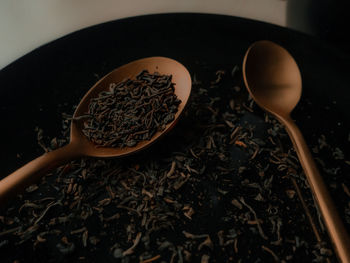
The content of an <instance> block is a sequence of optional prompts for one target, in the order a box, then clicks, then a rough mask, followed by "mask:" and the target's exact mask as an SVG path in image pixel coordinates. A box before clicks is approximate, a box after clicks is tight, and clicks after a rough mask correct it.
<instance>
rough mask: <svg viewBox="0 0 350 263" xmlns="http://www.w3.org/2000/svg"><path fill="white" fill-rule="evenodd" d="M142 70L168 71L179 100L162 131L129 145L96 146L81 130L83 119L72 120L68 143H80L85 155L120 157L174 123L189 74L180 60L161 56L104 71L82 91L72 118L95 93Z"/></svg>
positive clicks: (183, 102) (183, 101) (186, 95)
mask: <svg viewBox="0 0 350 263" xmlns="http://www.w3.org/2000/svg"><path fill="white" fill-rule="evenodd" d="M143 70H147V71H148V72H150V73H154V72H158V73H160V74H161V75H172V82H173V83H175V91H174V93H175V94H176V96H177V97H178V98H179V99H180V100H181V103H180V104H179V106H178V111H177V113H176V114H175V119H174V121H172V122H171V123H168V124H167V125H166V127H165V129H164V130H163V131H161V132H157V133H156V134H155V135H154V136H153V137H152V138H151V139H150V140H145V141H141V142H139V143H138V144H137V145H135V146H133V147H123V148H111V147H96V145H95V144H94V143H92V142H91V141H89V140H88V138H87V137H86V136H85V135H84V134H83V132H82V129H83V125H84V120H80V121H72V123H71V134H70V140H71V143H75V142H79V144H80V146H81V147H83V148H82V150H83V154H84V155H85V156H91V157H122V156H126V155H130V154H133V153H136V152H138V151H140V150H142V149H144V148H146V147H148V146H150V145H151V144H152V143H154V142H155V141H156V140H157V139H159V138H160V137H161V136H163V135H164V134H165V133H167V132H168V131H170V130H171V129H172V128H173V127H174V125H175V124H176V122H177V120H178V118H179V116H180V114H181V113H182V111H183V109H184V108H185V105H186V104H187V101H188V98H189V96H190V93H191V77H190V74H189V72H188V71H187V69H186V68H185V67H184V66H183V65H182V64H180V63H179V62H177V61H175V60H173V59H170V58H165V57H150V58H144V59H139V60H136V61H133V62H131V63H128V64H126V65H123V66H121V67H119V68H117V69H115V70H113V71H112V72H110V73H108V74H107V75H106V76H104V77H103V78H102V79H100V80H99V81H98V82H97V83H96V84H95V85H94V86H93V87H92V88H91V89H90V90H89V91H88V92H87V93H86V94H85V96H84V97H83V98H82V100H81V102H80V103H79V105H78V106H77V108H76V110H75V112H74V115H73V119H74V118H77V117H79V116H82V115H85V114H86V112H88V107H89V103H90V99H91V98H94V97H97V96H98V94H99V93H100V92H102V91H106V90H108V89H109V85H110V84H111V83H118V82H121V81H123V80H125V79H128V78H129V79H133V78H134V77H136V76H137V75H138V74H139V73H140V72H141V71H143Z"/></svg>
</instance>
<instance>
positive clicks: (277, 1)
mask: <svg viewBox="0 0 350 263" xmlns="http://www.w3.org/2000/svg"><path fill="white" fill-rule="evenodd" d="M289 1H292V0H289ZM287 3H288V0H0V69H1V68H3V67H5V66H6V65H8V64H9V63H11V62H12V61H14V60H15V59H17V58H19V57H21V56H22V55H24V54H26V53H28V52H30V51H31V50H33V49H35V48H37V47H39V46H41V45H43V44H45V43H47V42H50V41H52V40H54V39H57V38H59V37H60V36H63V35H66V34H68V33H70V32H73V31H76V30H78V29H81V28H84V27H87V26H91V25H94V24H99V23H101V22H106V21H111V20H115V19H119V18H125V17H130V16H137V15H143V14H157V13H167V12H202V13H213V14H226V15H233V16H239V17H245V18H251V19H255V20H260V21H265V22H269V23H273V24H277V25H280V26H287V22H286V21H287V18H286V8H287Z"/></svg>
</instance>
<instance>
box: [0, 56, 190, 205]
mask: <svg viewBox="0 0 350 263" xmlns="http://www.w3.org/2000/svg"><path fill="white" fill-rule="evenodd" d="M143 70H148V71H149V72H150V73H154V72H159V73H160V74H166V75H172V82H174V83H175V92H174V93H175V94H176V95H177V97H178V98H179V99H180V100H181V104H180V105H179V107H178V111H177V113H176V115H175V119H174V120H173V121H172V122H171V123H169V124H167V125H166V128H165V129H164V130H163V131H162V132H157V133H156V134H155V135H154V136H153V137H152V138H151V140H148V141H142V142H139V143H138V144H137V145H136V146H134V147H124V148H106V147H96V145H95V144H93V143H92V142H91V141H90V140H88V138H87V137H86V136H85V135H84V134H83V133H82V128H83V121H82V120H81V121H72V122H71V129H70V142H69V144H67V145H66V146H64V147H62V148H59V149H57V150H54V151H51V152H48V153H45V154H44V155H42V156H40V157H38V158H36V159H35V160H33V161H31V162H29V163H28V164H26V165H24V166H23V167H22V168H20V169H18V170H17V171H15V172H13V173H12V174H10V175H8V176H7V177H5V178H4V179H2V180H1V181H0V204H2V203H4V202H5V201H7V200H8V199H9V198H11V196H13V195H15V194H16V193H19V192H20V191H22V190H23V189H24V188H26V187H27V186H29V185H30V184H32V183H34V182H35V181H36V180H38V179H39V178H40V177H41V176H43V175H44V174H45V173H47V172H49V171H50V170H52V169H54V168H56V167H58V166H60V165H62V164H64V163H67V162H69V161H71V160H73V159H75V158H79V157H83V156H91V157H122V156H126V155H129V154H132V153H135V152H137V151H140V150H141V149H144V148H145V147H147V146H149V145H151V144H152V143H153V142H155V141H156V140H157V139H159V138H160V137H161V136H162V135H163V134H164V133H166V132H168V131H169V130H170V129H171V128H172V127H173V126H174V125H175V123H176V121H177V120H178V118H179V116H180V114H181V112H182V111H183V109H184V107H185V105H186V103H187V101H188V98H189V96H190V93H191V87H192V85H191V77H190V74H189V72H188V71H187V69H186V68H185V67H184V66H183V65H182V64H180V63H179V62H177V61H175V60H173V59H170V58H165V57H150V58H144V59H140V60H136V61H133V62H131V63H129V64H126V65H123V66H121V67H119V68H117V69H115V70H113V71H112V72H110V73H109V74H107V75H106V76H104V77H103V78H102V79H101V80H99V81H98V82H97V83H96V84H95V85H94V86H93V87H92V88H91V89H90V90H89V91H88V92H87V93H86V95H85V96H84V97H83V99H82V100H81V102H80V103H79V105H78V107H77V109H76V110H75V113H74V115H73V118H77V117H79V116H82V115H84V114H86V112H87V111H88V106H89V103H90V99H91V98H93V97H97V95H98V94H99V93H100V92H101V91H103V90H108V88H109V85H110V84H111V83H118V82H121V81H123V80H125V79H127V78H130V79H131V78H133V77H135V76H136V75H138V74H139V73H140V72H141V71H143Z"/></svg>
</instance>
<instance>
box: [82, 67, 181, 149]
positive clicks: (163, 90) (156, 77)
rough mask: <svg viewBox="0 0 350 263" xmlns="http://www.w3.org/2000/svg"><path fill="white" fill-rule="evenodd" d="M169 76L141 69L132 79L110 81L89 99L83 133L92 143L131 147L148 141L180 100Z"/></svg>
mask: <svg viewBox="0 0 350 263" xmlns="http://www.w3.org/2000/svg"><path fill="white" fill-rule="evenodd" d="M171 79H172V76H171V75H161V74H159V73H157V72H156V73H154V74H150V73H149V72H148V71H146V70H144V71H142V72H141V73H140V74H138V75H137V76H136V77H135V79H127V80H124V81H122V82H120V83H111V84H110V87H109V90H108V91H103V92H101V93H100V94H99V95H98V97H97V98H93V99H91V101H90V105H89V111H88V113H87V116H89V117H90V118H89V120H88V121H86V122H85V126H84V129H83V133H84V134H85V135H86V136H87V137H88V138H89V139H90V140H91V141H92V142H94V143H95V144H97V145H100V146H106V147H125V146H128V147H132V146H135V145H136V144H137V143H138V142H140V141H144V140H150V139H151V138H152V136H153V135H154V134H155V133H156V132H158V131H163V130H164V129H165V127H166V125H167V124H168V123H170V122H171V121H173V120H174V119H175V114H176V112H177V109H178V106H179V104H180V103H181V101H180V100H179V99H178V98H177V96H176V95H175V94H174V91H175V89H174V85H175V84H174V83H172V81H171Z"/></svg>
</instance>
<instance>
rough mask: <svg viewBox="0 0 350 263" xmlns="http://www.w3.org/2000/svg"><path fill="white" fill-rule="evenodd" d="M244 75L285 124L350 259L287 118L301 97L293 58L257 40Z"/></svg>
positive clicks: (349, 245) (340, 251)
mask: <svg viewBox="0 0 350 263" xmlns="http://www.w3.org/2000/svg"><path fill="white" fill-rule="evenodd" d="M243 78H244V82H245V85H246V87H247V89H248V91H249V93H250V95H251V96H252V98H253V99H254V101H255V102H256V103H257V104H258V105H259V106H260V107H261V108H263V109H264V110H266V111H267V112H269V113H271V114H272V115H274V116H275V117H276V118H277V119H278V120H279V121H280V122H281V123H282V124H284V126H285V128H286V130H287V132H288V134H289V136H290V138H291V140H292V142H293V145H294V149H295V150H296V152H297V154H298V157H299V160H300V163H301V165H302V167H303V169H304V172H305V175H306V178H307V180H308V182H309V184H310V187H311V190H312V192H313V195H314V197H315V200H316V202H317V205H318V206H319V208H320V211H321V214H322V216H323V220H324V222H325V224H326V227H327V230H328V233H329V235H330V237H331V240H332V242H333V245H334V248H335V251H336V253H337V255H338V258H339V259H340V260H341V261H342V262H350V242H349V237H348V234H347V232H346V230H345V227H344V225H343V223H342V221H341V219H340V217H339V215H338V212H337V210H336V208H335V206H334V204H333V202H332V199H331V197H330V195H329V193H328V190H327V187H326V185H325V183H324V181H323V180H322V177H321V176H320V174H319V172H318V170H317V167H316V164H315V162H314V160H313V158H312V156H311V153H310V151H309V149H308V146H307V144H306V142H305V140H304V138H303V136H302V134H301V132H300V130H299V129H298V127H297V126H296V124H295V123H294V121H293V120H292V119H291V117H290V113H291V112H292V110H293V109H294V107H295V106H296V105H297V103H298V102H299V99H300V96H301V87H302V85H301V75H300V71H299V68H298V65H297V63H296V62H295V60H294V59H293V57H292V56H291V55H290V54H289V53H288V51H286V50H285V49H284V48H282V47H281V46H279V45H277V44H275V43H273V42H271V41H265V40H264V41H258V42H256V43H254V44H253V45H251V46H250V47H249V49H248V50H247V52H246V54H245V57H244V60H243Z"/></svg>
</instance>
